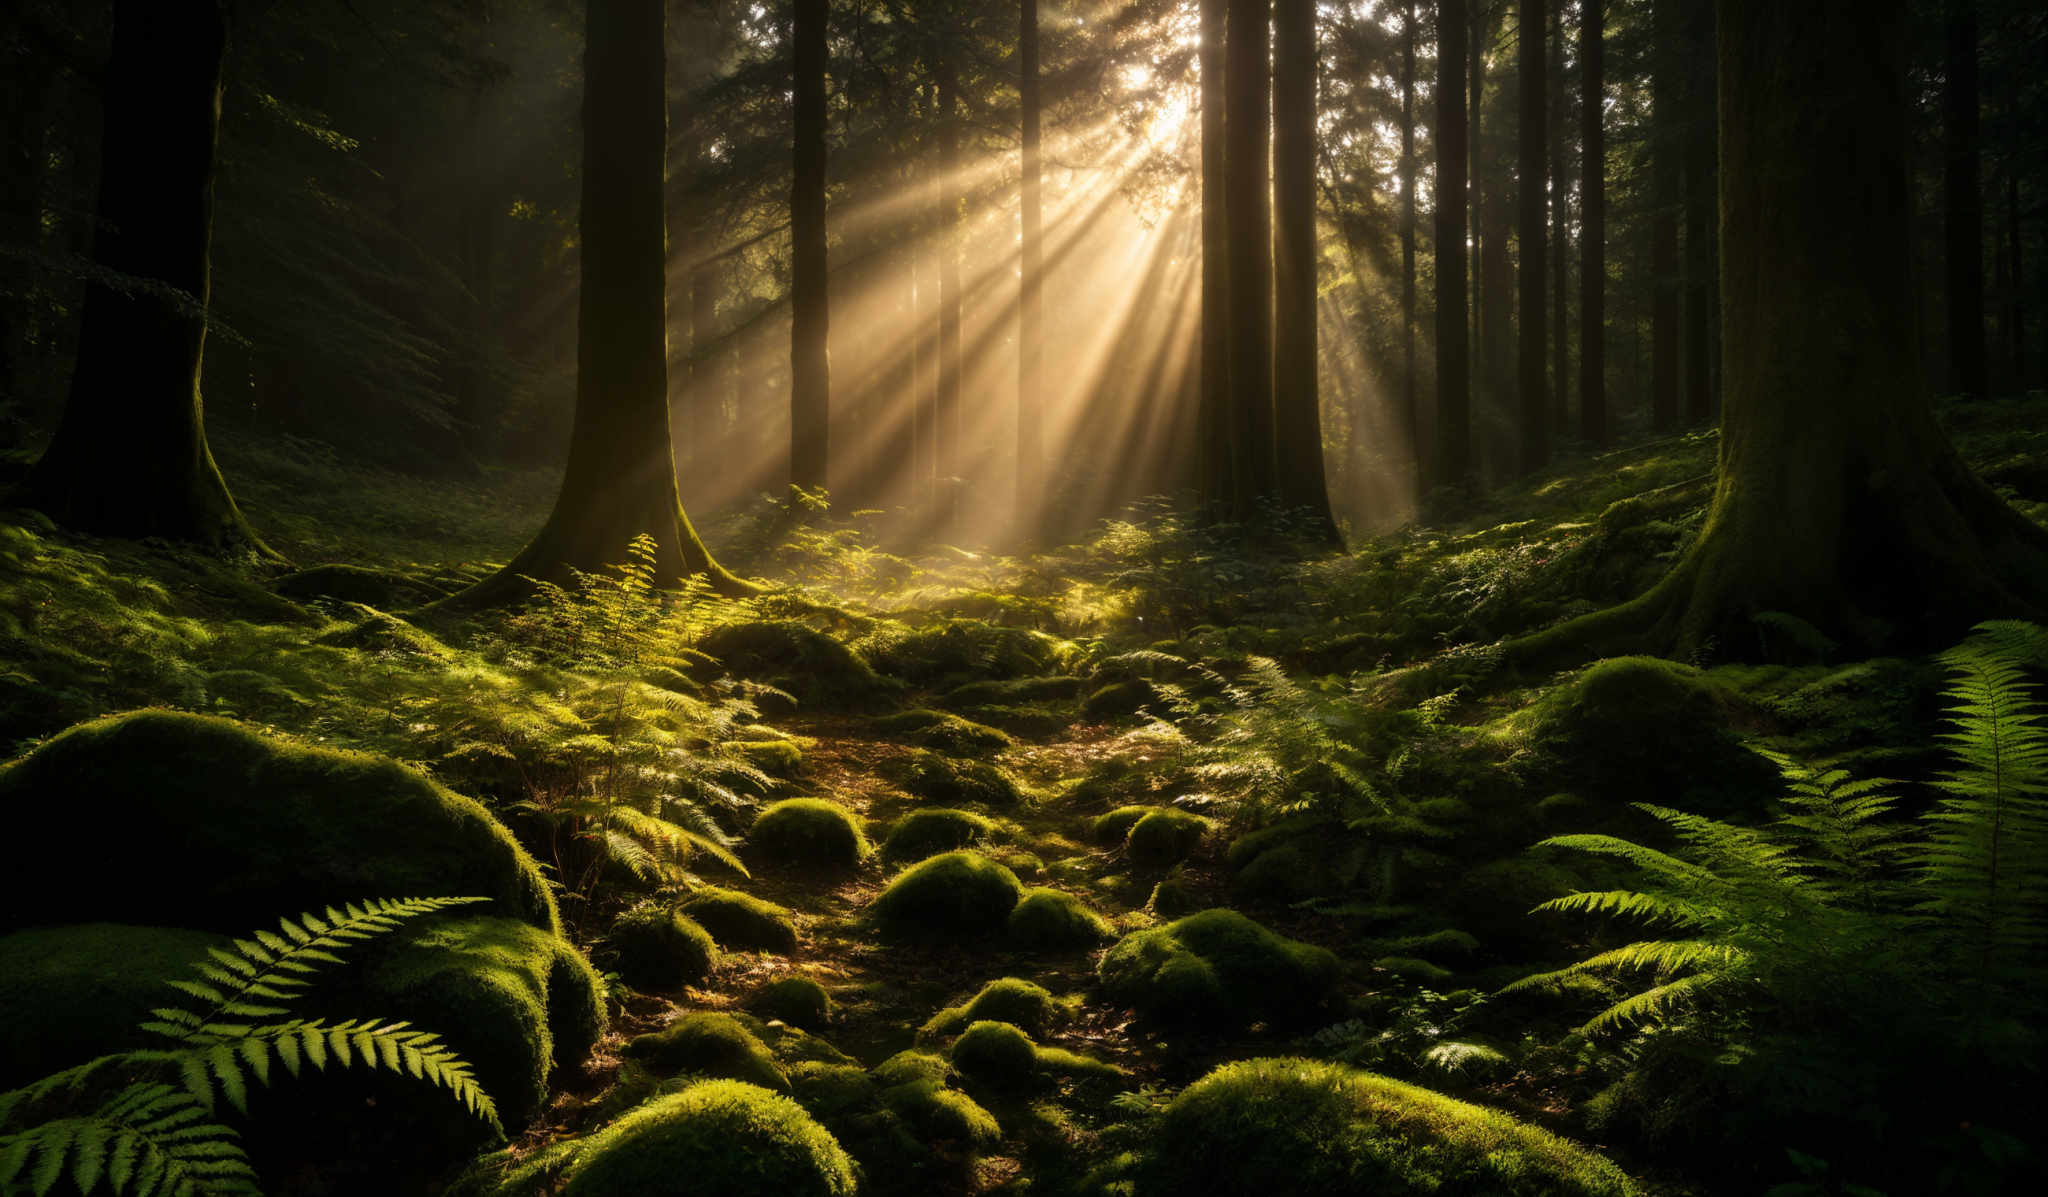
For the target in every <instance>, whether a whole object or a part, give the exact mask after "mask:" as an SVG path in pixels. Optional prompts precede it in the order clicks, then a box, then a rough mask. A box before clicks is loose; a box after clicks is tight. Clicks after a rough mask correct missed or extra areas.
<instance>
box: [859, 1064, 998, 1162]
mask: <svg viewBox="0 0 2048 1197" xmlns="http://www.w3.org/2000/svg"><path fill="white" fill-rule="evenodd" d="M882 1102H883V1104H885V1105H887V1106H888V1107H889V1109H890V1110H891V1111H892V1112H893V1113H895V1115H896V1116H897V1117H898V1118H901V1119H902V1120H903V1122H904V1124H905V1125H906V1126H908V1127H909V1129H910V1131H911V1133H913V1134H915V1135H917V1136H918V1137H919V1138H921V1139H924V1140H927V1141H937V1142H941V1143H951V1144H954V1145H956V1146H959V1147H963V1148H966V1149H967V1150H970V1151H986V1150H988V1149H989V1148H991V1147H994V1146H995V1145H996V1144H997V1143H1000V1142H1001V1141H1002V1138H1003V1130H1002V1127H1000V1126H999V1125H997V1123H996V1120H995V1116H994V1115H992V1114H990V1113H989V1112H988V1111H987V1110H984V1109H982V1108H981V1106H980V1105H979V1104H978V1103H976V1102H975V1100H974V1099H973V1098H971V1097H969V1096H967V1095H966V1094H965V1093H962V1092H960V1091H958V1090H957V1089H948V1088H946V1087H945V1086H943V1085H941V1084H939V1083H938V1082H936V1081H929V1080H925V1081H911V1082H908V1083H906V1084H901V1085H894V1086H891V1087H890V1088H887V1089H884V1090H882Z"/></svg>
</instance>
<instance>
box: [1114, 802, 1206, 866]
mask: <svg viewBox="0 0 2048 1197" xmlns="http://www.w3.org/2000/svg"><path fill="white" fill-rule="evenodd" d="M1208 832H1209V820H1207V819H1204V818H1203V817H1202V816H1200V815H1197V814H1193V813H1191V812H1189V811H1184V810H1178V809H1175V808H1173V807H1161V808H1159V809H1158V810H1155V811H1151V812H1149V813H1148V814H1146V815H1145V817H1144V818H1142V819H1139V820H1138V821H1137V822H1136V823H1133V824H1131V830H1130V833H1129V835H1128V836H1126V837H1125V840H1124V851H1126V852H1128V853H1129V854H1130V857H1131V863H1133V864H1137V865H1142V866H1144V867H1146V868H1152V869H1163V868H1167V867H1169V866H1171V865H1177V864H1179V863H1180V862H1181V861H1184V860H1186V859H1187V858H1188V857H1190V856H1193V855H1194V854H1195V849H1196V848H1197V847H1199V846H1201V843H1202V837H1203V836H1204V835H1207V834H1208Z"/></svg>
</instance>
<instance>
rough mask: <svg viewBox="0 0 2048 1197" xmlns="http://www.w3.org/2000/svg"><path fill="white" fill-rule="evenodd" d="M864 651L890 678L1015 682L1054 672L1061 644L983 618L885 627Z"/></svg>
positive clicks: (862, 644)
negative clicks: (914, 625)
mask: <svg viewBox="0 0 2048 1197" xmlns="http://www.w3.org/2000/svg"><path fill="white" fill-rule="evenodd" d="M860 648H861V651H862V652H863V653H864V654H865V655H866V656H867V658H868V659H869V660H870V661H872V662H874V666H875V668H876V669H877V670H878V671H880V672H882V673H885V674H887V675H889V676H890V677H895V678H902V679H904V680H905V681H910V682H916V683H918V684H920V685H928V684H931V683H934V682H939V681H942V680H944V679H947V678H957V677H978V678H999V679H1000V678H1016V677H1023V676H1027V675H1031V674H1041V673H1044V672H1046V670H1048V669H1050V668H1052V667H1054V665H1055V663H1056V661H1057V659H1058V657H1059V651H1060V643H1059V641H1057V640H1055V639H1053V638H1052V637H1051V636H1048V635H1046V634H1045V633H1043V632H1034V631H1030V630H1028V629H1025V628H1006V627H1000V626H998V625H995V624H990V623H983V622H982V621H980V620H978V619H946V620H935V621H933V622H931V623H927V624H924V625H922V626H919V627H906V626H904V625H902V624H882V625H878V626H877V627H876V629H875V630H874V631H872V632H870V633H869V634H868V635H867V636H865V637H863V638H862V640H861V642H860Z"/></svg>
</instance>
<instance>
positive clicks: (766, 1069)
mask: <svg viewBox="0 0 2048 1197" xmlns="http://www.w3.org/2000/svg"><path fill="white" fill-rule="evenodd" d="M626 1055H628V1056H630V1057H631V1058H633V1059H635V1060H639V1061H642V1062H643V1063H645V1064H646V1065H647V1066H648V1067H649V1068H653V1069H656V1070H658V1071H661V1072H701V1073H704V1074H705V1075H706V1076H719V1077H730V1078H732V1079H733V1080H737V1081H745V1082H747V1083H748V1084H750V1085H759V1086H761V1087H762V1088H764V1089H776V1090H786V1089H788V1088H789V1081H788V1079H787V1078H786V1077H784V1075H783V1073H782V1068H781V1066H780V1065H778V1064H776V1062H775V1054H774V1053H773V1052H771V1051H769V1050H768V1045H767V1044H765V1043H763V1042H761V1037H760V1036H758V1035H756V1034H754V1032H753V1031H752V1030H750V1029H749V1028H748V1027H747V1024H745V1023H743V1022H741V1021H740V1020H739V1019H737V1018H735V1017H733V1016H732V1015H730V1014H726V1013H724V1012H722V1011H718V1010H700V1011H697V1012H696V1013H694V1014H685V1015H683V1016H682V1017H681V1018H678V1019H677V1020H675V1021H674V1022H672V1023H670V1024H669V1025H667V1026H666V1027H663V1028H662V1029H661V1030H659V1031H655V1032H652V1033H651V1034H646V1035H642V1036H640V1037H638V1038H636V1039H634V1040H633V1041H632V1042H631V1043H628V1044H627V1045H626Z"/></svg>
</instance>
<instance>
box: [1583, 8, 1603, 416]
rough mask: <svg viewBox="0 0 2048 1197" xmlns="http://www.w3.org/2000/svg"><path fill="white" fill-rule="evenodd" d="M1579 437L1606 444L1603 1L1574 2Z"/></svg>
mask: <svg viewBox="0 0 2048 1197" xmlns="http://www.w3.org/2000/svg"><path fill="white" fill-rule="evenodd" d="M1579 11H1580V18H1579V20H1580V24H1579V69H1580V70H1581V71H1583V72H1584V74H1583V75H1582V76H1581V79H1580V88H1581V99H1580V103H1581V105H1582V108H1581V110H1580V113H1579V122H1580V133H1579V136H1580V142H1581V145H1582V147H1583V148H1582V149H1581V151H1580V163H1581V165H1580V167H1579V179H1580V191H1579V195H1580V200H1579V204H1580V212H1581V215H1580V217H1579V435H1580V436H1581V437H1582V438H1584V439H1585V441H1586V442H1587V443H1588V444H1591V445H1593V446H1594V447H1596V448H1599V447H1604V446H1605V445H1606V444H1607V437H1608V428H1607V77H1606V69H1607V67H1606V64H1607V5H1606V2H1605V0H1584V2H1583V3H1582V4H1581V6H1580V10H1579Z"/></svg>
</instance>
